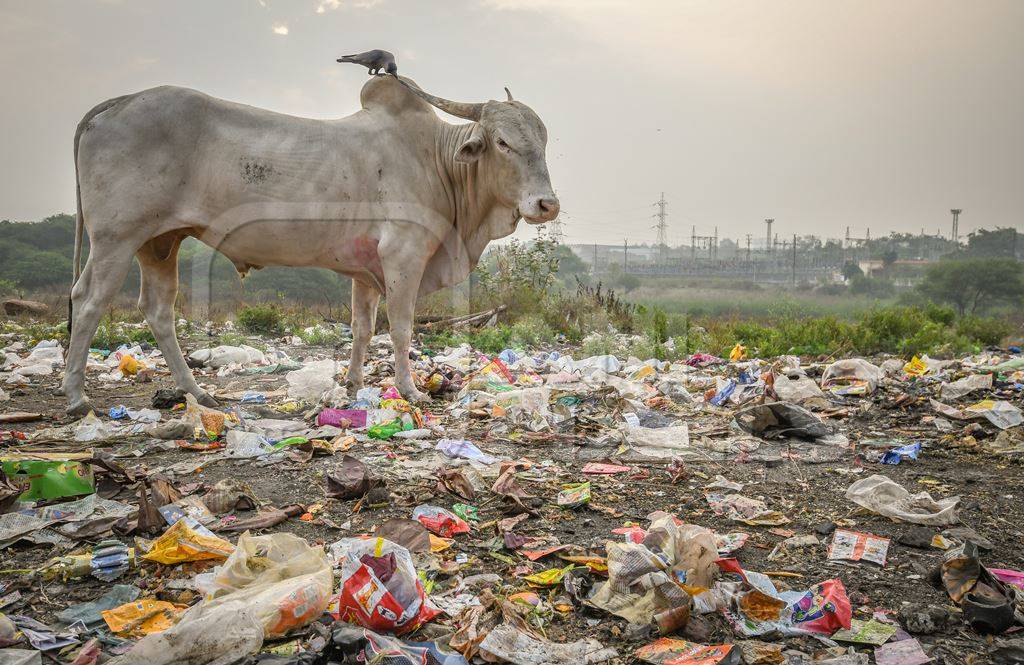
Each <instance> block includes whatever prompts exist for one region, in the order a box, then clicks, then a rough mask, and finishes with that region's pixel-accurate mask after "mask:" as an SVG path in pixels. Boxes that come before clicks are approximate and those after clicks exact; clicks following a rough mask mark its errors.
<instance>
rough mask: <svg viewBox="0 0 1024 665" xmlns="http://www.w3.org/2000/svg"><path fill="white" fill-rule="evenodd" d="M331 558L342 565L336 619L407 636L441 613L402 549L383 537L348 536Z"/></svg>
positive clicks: (335, 601) (335, 602)
mask: <svg viewBox="0 0 1024 665" xmlns="http://www.w3.org/2000/svg"><path fill="white" fill-rule="evenodd" d="M331 554H332V556H334V557H335V559H336V560H337V561H338V563H339V564H340V566H341V591H340V593H339V594H338V595H336V596H335V597H334V598H333V599H332V600H331V606H330V608H329V610H328V611H329V612H330V613H331V616H333V617H334V618H335V619H341V620H344V621H348V622H349V623H355V624H359V625H360V626H363V627H366V628H370V629H371V630H375V631H377V632H381V633H394V634H396V635H402V634H404V633H408V632H410V631H412V630H415V629H417V628H419V627H420V626H421V625H423V624H424V623H426V622H428V621H430V620H431V619H433V618H434V617H436V616H437V615H438V614H440V612H441V611H440V610H439V609H438V608H437V607H435V606H434V604H433V603H432V602H431V601H430V598H428V597H427V593H426V591H425V590H424V589H423V585H422V584H421V583H420V580H419V577H417V575H416V567H415V566H414V565H413V562H412V555H410V554H409V550H407V549H405V548H404V547H402V546H401V545H397V544H395V543H393V542H391V541H390V540H386V539H384V538H368V539H361V538H345V539H342V540H340V541H338V542H337V543H334V545H332V546H331Z"/></svg>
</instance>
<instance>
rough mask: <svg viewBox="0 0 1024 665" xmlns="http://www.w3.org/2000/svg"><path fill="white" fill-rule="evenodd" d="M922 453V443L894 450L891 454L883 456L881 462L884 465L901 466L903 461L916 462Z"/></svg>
mask: <svg viewBox="0 0 1024 665" xmlns="http://www.w3.org/2000/svg"><path fill="white" fill-rule="evenodd" d="M920 452H921V444H920V443H911V444H908V445H906V446H901V447H899V448H893V449H892V450H890V451H889V452H887V453H885V454H884V455H882V459H881V460H880V461H881V462H882V464H899V463H900V462H902V461H903V460H907V459H910V460H916V459H917V456H918V454H920Z"/></svg>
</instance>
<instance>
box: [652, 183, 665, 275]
mask: <svg viewBox="0 0 1024 665" xmlns="http://www.w3.org/2000/svg"><path fill="white" fill-rule="evenodd" d="M654 205H656V206H658V212H657V213H655V215H654V216H655V217H657V218H658V225H657V226H655V227H654V228H656V229H658V260H659V261H660V262H661V263H662V264H664V263H665V250H667V249H668V223H667V222H666V221H665V217H666V216H667V215H666V213H665V206H666V205H668V201H666V200H665V192H662V193H661V198H660V199H658V200H657V201H655V202H654Z"/></svg>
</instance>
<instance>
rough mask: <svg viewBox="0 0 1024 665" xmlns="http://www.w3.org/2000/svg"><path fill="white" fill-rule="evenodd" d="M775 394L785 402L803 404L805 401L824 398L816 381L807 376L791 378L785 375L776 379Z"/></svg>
mask: <svg viewBox="0 0 1024 665" xmlns="http://www.w3.org/2000/svg"><path fill="white" fill-rule="evenodd" d="M774 389H775V394H776V395H778V396H779V399H780V400H782V401H783V402H802V401H803V400H805V399H811V398H814V397H824V394H823V393H822V392H821V388H819V387H818V384H817V383H815V382H814V379H811V378H808V377H806V376H799V377H797V378H792V379H791V378H790V377H788V376H786V375H785V374H780V375H779V376H777V377H775V384H774Z"/></svg>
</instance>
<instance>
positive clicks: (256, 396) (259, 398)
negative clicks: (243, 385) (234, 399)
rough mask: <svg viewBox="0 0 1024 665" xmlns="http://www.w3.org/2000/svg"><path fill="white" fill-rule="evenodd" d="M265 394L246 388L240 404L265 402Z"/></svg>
mask: <svg viewBox="0 0 1024 665" xmlns="http://www.w3.org/2000/svg"><path fill="white" fill-rule="evenodd" d="M266 403H267V396H266V395H264V394H263V393H261V392H257V391H255V390H246V391H245V393H243V394H242V404H266Z"/></svg>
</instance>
